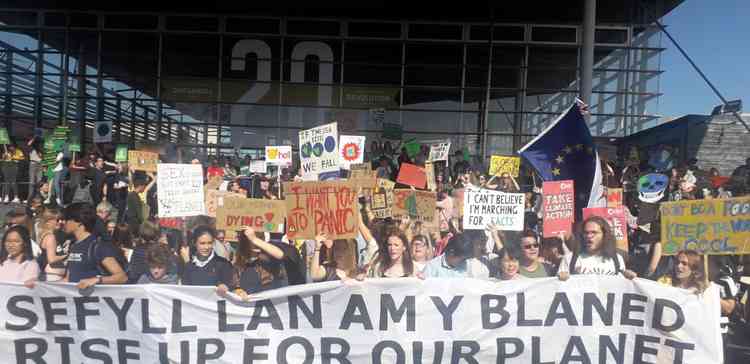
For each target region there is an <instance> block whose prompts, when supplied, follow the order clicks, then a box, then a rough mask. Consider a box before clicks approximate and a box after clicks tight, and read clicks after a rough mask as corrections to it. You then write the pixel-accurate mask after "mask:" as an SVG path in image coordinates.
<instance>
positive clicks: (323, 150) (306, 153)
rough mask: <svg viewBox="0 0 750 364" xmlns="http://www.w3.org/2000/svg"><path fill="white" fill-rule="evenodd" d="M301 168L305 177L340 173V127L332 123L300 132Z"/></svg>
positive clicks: (312, 177) (314, 177) (315, 177)
mask: <svg viewBox="0 0 750 364" xmlns="http://www.w3.org/2000/svg"><path fill="white" fill-rule="evenodd" d="M299 154H300V168H301V169H302V175H303V177H307V179H317V178H318V175H320V174H321V173H326V172H329V173H333V172H335V173H338V172H339V169H340V167H339V146H338V125H337V124H336V123H330V124H326V125H321V126H318V127H315V128H312V129H307V130H302V131H300V132H299Z"/></svg>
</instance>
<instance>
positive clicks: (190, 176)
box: [156, 163, 205, 217]
mask: <svg viewBox="0 0 750 364" xmlns="http://www.w3.org/2000/svg"><path fill="white" fill-rule="evenodd" d="M156 168H157V175H156V187H157V189H158V191H159V193H158V194H157V196H158V201H159V217H186V216H197V215H203V214H205V203H204V195H203V194H204V190H203V167H202V166H201V165H200V164H175V163H159V164H157V165H156Z"/></svg>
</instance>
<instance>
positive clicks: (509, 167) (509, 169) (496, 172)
mask: <svg viewBox="0 0 750 364" xmlns="http://www.w3.org/2000/svg"><path fill="white" fill-rule="evenodd" d="M520 168H521V158H519V157H508V156H503V155H493V156H492V158H490V170H489V174H490V175H491V176H498V177H501V176H502V175H503V173H508V174H510V175H511V176H513V177H516V178H518V170H519V169H520Z"/></svg>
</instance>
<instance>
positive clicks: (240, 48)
mask: <svg viewBox="0 0 750 364" xmlns="http://www.w3.org/2000/svg"><path fill="white" fill-rule="evenodd" d="M253 53H254V54H255V55H256V56H257V59H258V62H257V73H256V74H257V75H258V76H257V79H256V80H257V81H258V82H255V80H254V81H250V82H252V87H250V88H249V89H248V90H247V92H245V94H243V95H242V96H241V97H240V98H239V100H237V101H236V102H238V103H243V104H253V103H257V102H259V101H260V99H261V98H263V97H264V96H265V95H266V94H267V93H268V92H269V91H270V90H271V83H270V81H271V59H272V52H271V47H269V46H268V44H267V43H266V42H264V41H262V40H259V39H243V40H240V41H238V42H237V43H236V44H235V45H234V47H232V63H231V66H230V67H231V69H232V70H233V71H242V70H244V69H245V56H246V55H248V54H253ZM307 56H317V57H318V60H319V61H320V62H319V63H318V67H319V75H320V77H319V78H318V83H320V84H321V85H319V86H318V102H317V104H318V106H332V105H333V87H332V86H328V85H330V84H332V83H333V61H334V59H333V50H332V49H331V47H330V46H329V45H328V44H326V43H324V42H319V41H302V42H299V43H297V44H296V45H295V46H294V48H293V49H292V54H291V60H292V61H291V74H290V80H291V82H300V83H302V82H305V58H306V57H307ZM249 109H252V106H249V105H242V106H240V107H232V112H231V120H232V122H233V123H237V124H245V123H246V122H247V121H248V120H247V119H248V118H247V113H248V111H249ZM325 112H326V109H324V108H321V109H318V115H317V117H315V118H314V120H317V121H319V122H322V121H323V120H325ZM303 113H304V109H303V108H291V109H290V110H289V121H290V124H291V125H290V126H292V125H295V124H297V126H300V127H302V126H303V125H302V120H303ZM240 129H242V128H240ZM232 135H233V137H234V136H235V135H236V136H237V137H240V138H242V136H243V133H242V130H239V129H238V130H237V132H236V133H235V132H234V131H233V132H232ZM233 139H234V138H233ZM232 144H235V145H237V146H241V144H244V143H242V141H240V140H233V141H232Z"/></svg>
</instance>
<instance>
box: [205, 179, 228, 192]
mask: <svg viewBox="0 0 750 364" xmlns="http://www.w3.org/2000/svg"><path fill="white" fill-rule="evenodd" d="M222 182H224V178H222V177H221V176H212V177H211V178H209V179H208V182H206V190H207V191H208V190H218V189H219V186H221V183H222Z"/></svg>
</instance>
